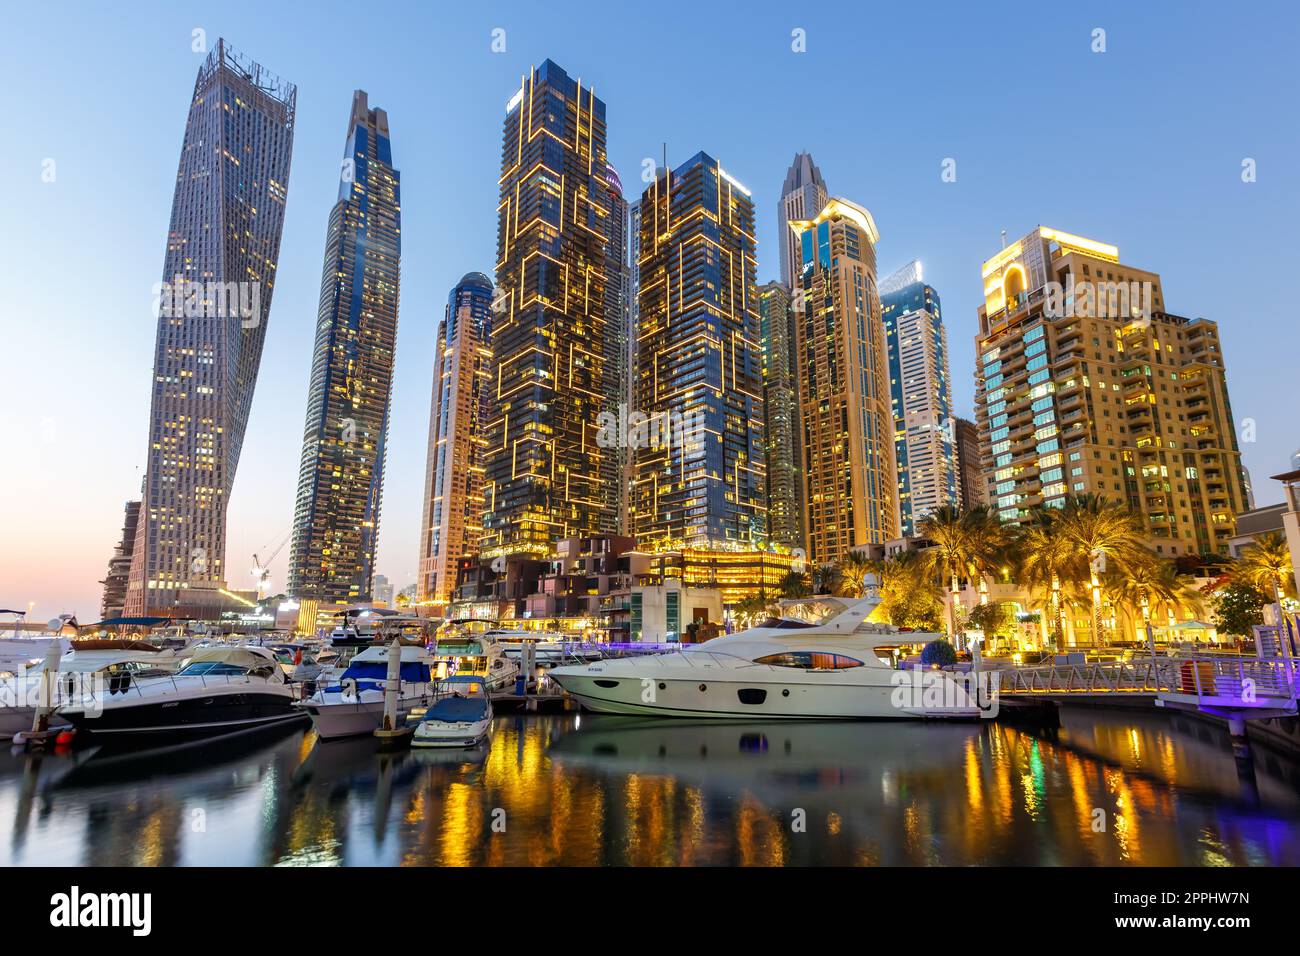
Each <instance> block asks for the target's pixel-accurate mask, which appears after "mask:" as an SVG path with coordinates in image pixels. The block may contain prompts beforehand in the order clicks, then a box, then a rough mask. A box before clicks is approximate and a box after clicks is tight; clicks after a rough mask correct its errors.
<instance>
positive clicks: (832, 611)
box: [549, 597, 981, 719]
mask: <svg viewBox="0 0 1300 956" xmlns="http://www.w3.org/2000/svg"><path fill="white" fill-rule="evenodd" d="M804 603H805V605H806V606H808V607H810V608H812V609H813V612H814V613H813V614H811V615H809V616H810V617H812V618H813V619H812V620H808V619H795V618H780V619H770V620H768V621H766V622H764V623H763V624H762V625H760V626H758V627H754V628H750V629H749V630H746V631H741V632H740V633H737V634H730V635H727V636H725V637H718V638H714V639H713V640H711V641H707V642H705V643H703V644H693V645H692V644H688V645H683V646H682V649H681V650H680V651H674V652H671V653H667V654H653V655H648V656H643V657H631V658H622V659H612V660H603V661H598V662H595V663H590V664H578V665H572V666H567V667H556V668H553V669H552V670H550V671H549V675H550V677H551V679H552V680H554V681H556V682H557V683H558V684H559V685H560V686H561V687H562V688H564V690H566V691H568V692H569V693H570V694H572V695H573V696H574V697H575V698H577V699H578V701H579V702H580V703H581V704H582V705H583V706H584V707H586V708H588V709H590V710H593V711H597V712H599V713H608V714H643V715H659V716H664V717H711V718H764V717H778V718H784V719H798V718H846V719H858V718H929V717H936V718H937V717H947V718H954V717H955V718H971V717H975V716H978V715H979V714H980V712H981V711H980V708H979V707H978V706H977V701H978V695H976V694H971V693H967V689H966V688H967V682H966V681H965V680H963V678H962V675H953V674H951V673H948V672H946V671H939V670H927V671H920V670H911V671H906V670H898V669H895V668H894V667H893V665H892V663H891V661H890V660H889V655H890V651H891V650H892V648H894V647H897V646H898V645H900V644H913V643H918V642H925V641H928V640H931V639H933V638H936V637H939V636H941V635H937V634H922V633H919V632H915V631H900V630H899V629H897V628H895V627H892V626H890V625H888V624H878V623H875V622H872V621H870V620H868V617H869V615H870V614H871V612H872V611H873V610H874V609H875V608H876V607H877V606H878V605H879V600H878V599H877V598H875V597H867V598H860V599H844V598H829V597H827V598H820V597H819V598H815V599H810V601H809V602H804Z"/></svg>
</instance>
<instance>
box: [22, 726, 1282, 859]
mask: <svg viewBox="0 0 1300 956" xmlns="http://www.w3.org/2000/svg"><path fill="white" fill-rule="evenodd" d="M1256 758H1257V759H1256V766H1255V770H1254V773H1253V775H1252V779H1251V780H1248V781H1243V780H1242V779H1241V778H1240V776H1239V773H1238V768H1237V765H1236V763H1235V762H1234V760H1233V755H1232V750H1231V748H1230V746H1229V745H1228V740H1227V737H1226V735H1224V734H1223V733H1222V732H1221V731H1219V730H1217V729H1216V728H1214V727H1212V726H1209V725H1206V724H1203V723H1201V722H1198V721H1195V720H1192V719H1190V718H1178V717H1170V716H1169V715H1165V714H1145V713H1140V712H1137V713H1107V712H1103V711H1092V710H1086V711H1070V710H1067V711H1065V712H1063V716H1062V727H1061V729H1060V730H1059V731H1057V732H1054V733H1052V734H1050V735H1046V734H1031V733H1027V732H1025V731H1023V730H1019V729H1015V728H1012V727H1009V726H1005V725H1001V724H994V723H983V722H982V723H979V724H962V725H940V724H917V723H888V724H881V723H725V724H724V723H706V722H702V723H692V722H678V721H658V720H646V719H640V718H621V717H594V716H591V715H583V716H581V717H578V716H576V715H564V716H557V717H546V716H528V717H523V716H521V717H504V718H499V719H498V721H497V723H496V725H495V728H494V733H493V735H492V738H491V740H490V742H489V743H488V744H487V745H485V746H484V747H482V748H479V749H478V750H474V751H414V752H410V753H398V754H381V753H378V752H377V751H376V749H375V746H374V744H373V742H372V741H371V740H369V739H364V738H363V739H359V740H355V741H341V742H333V743H329V744H318V743H317V741H316V739H315V736H314V735H313V734H311V733H310V732H306V731H302V730H289V731H283V730H281V731H275V732H272V733H271V734H270V735H269V736H268V735H267V734H255V735H247V736H242V737H235V738H229V739H226V740H223V741H213V742H207V743H204V744H200V745H195V746H189V747H171V748H166V749H161V750H156V751H150V752H148V753H135V754H120V753H118V754H115V753H111V752H107V751H78V752H74V753H70V754H55V755H50V756H46V757H25V756H17V755H9V754H4V755H0V835H2V836H3V842H2V843H0V864H4V865H22V864H59V865H101V864H121V863H129V864H139V865H315V864H325V865H338V864H349V865H364V864H373V865H393V864H401V865H458V866H459V865H543V864H567V865H610V864H612V865H627V864H632V865H653V866H689V865H813V864H866V865H871V864H887V865H928V864H946V865H969V864H1034V865H1057V866H1077V865H1090V864H1102V865H1107V864H1141V865H1175V864H1190V865H1225V864H1231V865H1269V864H1285V865H1296V864H1300V796H1298V794H1300V771H1298V770H1297V768H1296V766H1295V763H1294V761H1291V760H1288V759H1284V758H1280V757H1278V756H1277V755H1273V754H1269V753H1268V752H1267V751H1266V750H1265V751H1261V750H1259V749H1258V748H1257V751H1256Z"/></svg>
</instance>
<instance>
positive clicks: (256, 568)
mask: <svg viewBox="0 0 1300 956" xmlns="http://www.w3.org/2000/svg"><path fill="white" fill-rule="evenodd" d="M292 534H293V529H292V528H291V529H290V530H289V531H286V532H285V535H284V537H283V538H282V539H281V540H280V543H279V544H277V545H276V546H275V550H274V551H272V552H271V553H270V555H269V556H268V557H267V559H266V560H265V561H263V560H262V559H261V558H259V557H258V556H257V555H256V554H254V555H253V570H252V572H251V574H252V575H253V577H254V578H256V579H257V599H258V600H259V601H261V600H262V599H263V598H264V597H266V593H265V592H266V585H267V582H268V581H270V579H271V562H272V561H274V560H275V558H276V555H278V554H279V553H280V552H281V551H283V550H284V546H285V545H286V544H288V543H289V537H290V536H291V535H292ZM266 549H267V545H262V552H263V553H265V552H266Z"/></svg>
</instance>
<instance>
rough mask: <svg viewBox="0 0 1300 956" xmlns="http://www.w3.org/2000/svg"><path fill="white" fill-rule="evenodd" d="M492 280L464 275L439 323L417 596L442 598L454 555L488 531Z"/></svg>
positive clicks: (451, 580)
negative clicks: (486, 477) (486, 491)
mask: <svg viewBox="0 0 1300 956" xmlns="http://www.w3.org/2000/svg"><path fill="white" fill-rule="evenodd" d="M491 336H492V280H491V279H489V278H488V277H487V276H485V275H484V274H483V273H481V272H471V273H468V274H467V275H465V276H464V277H463V278H462V279H461V280H460V282H458V283H456V287H455V288H454V289H452V290H451V295H450V296H449V297H448V299H447V311H446V314H445V315H444V316H443V319H442V321H441V322H440V323H439V324H438V345H437V352H436V354H435V355H434V360H433V400H432V403H431V407H430V409H429V449H428V456H427V459H426V465H425V473H424V514H423V518H422V520H421V523H420V573H419V576H418V577H417V578H416V600H417V601H419V602H420V603H432V604H437V605H445V604H447V603H448V602H449V601H450V600H451V595H452V591H453V590H454V589H455V587H456V561H457V559H459V558H463V557H468V556H470V555H474V554H476V553H477V552H478V548H479V541H480V539H481V538H482V535H483V455H484V451H485V450H486V448H487V440H486V438H485V437H484V434H483V428H484V426H485V425H486V423H487V418H488V411H489V405H490V402H491V396H492V387H493V384H494V382H495V377H494V375H493V371H492V348H491Z"/></svg>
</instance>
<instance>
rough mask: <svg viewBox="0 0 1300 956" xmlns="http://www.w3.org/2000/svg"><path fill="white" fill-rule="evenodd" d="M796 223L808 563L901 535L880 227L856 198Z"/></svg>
mask: <svg viewBox="0 0 1300 956" xmlns="http://www.w3.org/2000/svg"><path fill="white" fill-rule="evenodd" d="M791 226H792V227H793V228H794V230H795V232H796V233H797V234H798V236H799V240H800V253H801V256H802V259H801V261H802V263H803V267H802V271H801V273H800V275H799V280H798V284H797V286H796V289H795V294H796V296H799V295H800V294H802V295H801V297H802V300H803V310H802V312H801V313H797V323H796V328H797V341H796V350H797V352H798V357H799V370H798V379H799V406H800V413H801V415H802V418H803V430H804V447H803V456H804V461H803V465H804V494H805V500H806V501H807V507H808V513H807V523H808V524H807V540H808V546H807V547H808V560H809V561H810V562H812V564H813V565H814V566H817V565H822V564H833V563H834V562H836V561H838V560H839V559H840V558H841V557H842V556H843V555H845V554H846V553H847V552H849V551H852V550H854V549H855V548H861V547H864V546H866V545H871V544H884V543H885V542H887V541H890V540H892V539H894V538H897V537H898V536H899V534H898V500H897V483H896V475H897V469H896V465H895V460H894V441H893V437H894V418H893V414H892V412H891V410H890V404H889V361H888V355H887V352H886V348H885V327H884V323H883V322H882V321H881V318H880V293H879V290H878V289H877V286H876V249H875V246H876V243H877V242H878V241H879V239H880V234H879V233H878V232H877V231H876V224H875V222H874V220H872V218H871V213H869V212H868V211H867V210H866V209H865V208H863V207H862V206H859V205H858V204H857V203H854V202H850V201H848V200H847V199H831V200H830V201H829V202H827V204H826V206H825V207H824V208H822V209H821V210H820V211H819V212H818V213H817V214H816V216H814V217H813V218H811V219H806V220H800V221H796V222H792V223H791Z"/></svg>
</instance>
